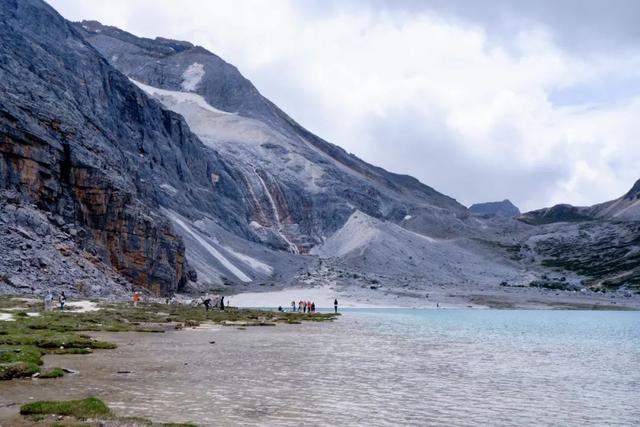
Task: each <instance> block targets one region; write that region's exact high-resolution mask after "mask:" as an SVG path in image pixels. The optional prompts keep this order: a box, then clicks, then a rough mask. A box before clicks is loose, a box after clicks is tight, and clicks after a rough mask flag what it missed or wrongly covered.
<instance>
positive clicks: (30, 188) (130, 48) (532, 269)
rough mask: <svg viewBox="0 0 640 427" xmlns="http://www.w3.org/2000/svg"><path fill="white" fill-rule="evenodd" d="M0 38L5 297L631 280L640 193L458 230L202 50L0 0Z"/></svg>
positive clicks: (429, 193) (428, 203)
mask: <svg viewBox="0 0 640 427" xmlns="http://www.w3.org/2000/svg"><path fill="white" fill-rule="evenodd" d="M0 22H1V23H2V25H0V58H2V60H1V61H0V92H1V93H2V94H3V96H2V97H0V225H1V232H0V260H1V261H0V292H12V293H16V292H19V293H29V292H33V293H38V292H42V291H43V290H44V289H47V288H49V289H54V290H66V291H68V292H70V294H71V295H77V294H82V295H92V296H106V297H108V296H117V295H125V294H128V293H130V292H131V290H132V289H145V290H147V291H148V292H149V293H151V294H155V295H170V294H173V293H175V292H200V291H211V290H213V291H215V292H229V293H231V292H238V291H244V290H256V289H265V288H264V287H265V286H266V287H268V288H269V289H271V287H274V288H276V287H285V286H309V285H326V286H330V287H332V288H333V289H337V290H346V289H347V288H348V289H350V290H351V291H353V290H358V292H365V291H366V292H373V293H372V294H371V295H369V294H368V295H367V296H365V298H366V299H369V298H370V297H371V298H374V299H380V298H400V297H402V298H404V297H410V298H424V295H425V294H426V293H428V292H425V290H430V292H436V293H437V294H438V295H439V298H440V297H441V298H451V299H456V298H463V299H464V298H467V299H469V298H471V299H473V300H474V301H476V300H481V301H484V300H486V298H485V297H486V295H491V299H490V300H492V301H495V300H496V299H495V298H498V296H500V295H502V296H505V295H510V296H509V298H516V297H517V298H521V299H524V300H527V301H528V298H530V297H531V295H535V296H536V298H541V297H540V295H539V294H540V292H541V291H540V287H539V286H538V285H539V283H538V282H540V280H547V279H544V278H551V279H549V280H552V281H553V280H556V279H557V283H562V285H558V284H557V283H556V282H554V283H553V286H556V287H557V286H560V287H563V286H565V284H566V286H565V287H566V290H567V291H571V292H572V291H573V290H574V289H578V288H580V289H583V290H586V289H587V288H589V287H592V288H594V289H602V288H607V289H613V288H626V287H629V286H631V287H633V286H636V284H637V283H638V282H639V281H640V280H639V278H640V274H638V269H637V268H636V266H637V264H638V260H637V255H638V253H640V251H638V245H639V244H638V242H637V236H638V230H637V224H638V222H635V221H629V219H633V218H635V216H636V215H637V212H638V208H637V206H638V203H637V201H638V193H639V191H638V189H639V187H640V185H639V184H636V186H634V189H633V190H632V191H630V192H629V193H628V194H627V195H625V196H623V197H622V198H620V199H618V200H614V201H612V202H608V203H605V204H602V205H597V206H596V207H592V208H572V207H569V208H566V209H567V210H568V211H569V213H562V212H561V213H559V214H552V215H550V216H549V215H547V216H545V214H540V215H539V214H534V213H527V214H524V215H522V216H520V217H519V219H521V220H520V221H517V220H515V219H513V218H511V217H510V216H506V217H505V216H502V215H500V214H497V215H484V214H483V215H475V214H474V215H471V214H470V212H469V211H468V210H467V209H466V208H465V207H464V206H462V205H461V204H459V203H458V202H457V201H456V200H455V199H453V198H451V197H449V196H446V195H444V194H441V193H439V192H438V191H436V190H435V189H433V188H431V187H429V186H427V185H425V184H423V183H421V182H419V181H418V180H416V179H415V178H412V177H409V176H405V175H398V174H394V173H390V172H388V171H385V170H384V169H381V168H379V167H376V166H373V165H370V164H368V163H366V162H364V161H362V160H360V159H358V158H357V157H356V156H354V155H352V154H349V153H347V152H345V151H344V150H343V149H341V148H340V147H337V146H335V145H333V144H331V143H329V142H327V141H324V140H323V139H321V138H320V137H318V136H316V135H313V134H312V133H310V132H308V131H307V130H305V129H304V128H303V127H302V126H300V125H299V124H298V123H296V122H295V121H294V120H293V119H292V118H291V117H289V116H288V115H287V114H285V113H284V112H283V111H282V110H280V109H279V108H278V107H277V106H276V105H274V104H273V103H272V102H270V101H269V100H267V99H266V98H264V97H263V96H262V95H261V94H260V93H259V92H258V90H257V89H256V88H255V87H254V86H253V84H251V82H250V81H248V80H247V79H246V78H244V77H243V76H242V75H241V74H240V72H239V71H238V70H237V69H236V68H235V67H234V66H232V65H230V64H228V63H226V62H225V61H224V60H222V59H221V58H219V57H218V56H216V55H215V54H213V53H211V52H208V51H207V50H206V49H204V48H202V47H200V46H194V45H192V44H191V43H188V42H183V41H176V40H169V39H164V38H156V39H146V38H140V37H136V36H134V35H132V34H129V33H127V32H124V31H122V30H119V29H117V28H114V27H108V26H104V25H102V24H100V23H98V22H95V21H85V22H82V23H70V22H68V21H66V20H64V19H63V18H62V17H61V16H60V15H59V14H58V13H57V12H55V10H53V9H52V8H51V7H49V6H48V5H47V4H46V3H44V2H42V1H39V0H20V1H18V0H0ZM507 202H508V201H505V202H501V203H502V204H503V205H504V206H502V208H505V207H509V206H507ZM509 204H510V203H509ZM511 206H512V205H511ZM485 208H487V207H486V206H485ZM495 208H496V207H495V206H493V207H491V209H494V211H493V212H496V213H499V212H503V211H504V209H495ZM563 209H564V208H563ZM571 215H575V216H577V217H579V218H580V219H583V216H584V219H585V221H583V222H577V223H567V222H552V223H548V224H547V222H551V221H549V218H550V217H554V218H566V217H570V216H571ZM528 218H531V219H530V220H528ZM587 219H588V221H587ZM613 219H615V221H613ZM623 219H624V220H625V221H622V220H623ZM538 224H541V225H538ZM561 279H562V282H560V281H561ZM532 283H533V284H534V285H535V286H534V285H531V284H532ZM545 283H546V282H545ZM507 285H508V286H507ZM431 295H434V293H431ZM483 295H484V296H483ZM496 295H497V296H496ZM514 295H515V296H514ZM544 295H546V296H545V298H550V299H553V298H556V294H555V293H551V294H544ZM544 295H543V296H544ZM566 295H569V296H570V295H572V294H569V293H567V294H566ZM566 295H565V296H566ZM471 299H469V300H471ZM393 301H396V300H395V299H394V300H393Z"/></svg>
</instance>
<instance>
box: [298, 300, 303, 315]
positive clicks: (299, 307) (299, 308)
mask: <svg viewBox="0 0 640 427" xmlns="http://www.w3.org/2000/svg"><path fill="white" fill-rule="evenodd" d="M302 305H303V302H302V300H300V302H298V311H299V312H300V313H302Z"/></svg>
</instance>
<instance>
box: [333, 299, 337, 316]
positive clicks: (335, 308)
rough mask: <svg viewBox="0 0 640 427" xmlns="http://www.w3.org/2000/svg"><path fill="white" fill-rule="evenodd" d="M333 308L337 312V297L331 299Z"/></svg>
mask: <svg viewBox="0 0 640 427" xmlns="http://www.w3.org/2000/svg"><path fill="white" fill-rule="evenodd" d="M333 310H334V311H335V313H336V314H338V298H336V299H334V300H333Z"/></svg>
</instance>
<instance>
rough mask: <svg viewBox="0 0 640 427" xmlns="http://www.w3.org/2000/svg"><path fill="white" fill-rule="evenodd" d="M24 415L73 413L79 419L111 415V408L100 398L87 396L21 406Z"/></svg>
mask: <svg viewBox="0 0 640 427" xmlns="http://www.w3.org/2000/svg"><path fill="white" fill-rule="evenodd" d="M20 413H21V414H22V415H36V414H39V415H47V414H55V415H71V416H73V417H76V418H79V419H86V418H90V417H99V416H105V415H111V409H109V407H108V406H107V405H105V404H104V402H103V401H101V400H100V399H96V398H95V397H87V398H86V399H82V400H63V401H46V400H45V401H40V402H33V403H27V404H26V405H22V406H21V407H20Z"/></svg>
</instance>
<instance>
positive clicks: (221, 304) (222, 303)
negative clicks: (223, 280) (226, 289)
mask: <svg viewBox="0 0 640 427" xmlns="http://www.w3.org/2000/svg"><path fill="white" fill-rule="evenodd" d="M220 310H223V311H224V295H223V296H222V299H221V300H220Z"/></svg>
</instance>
